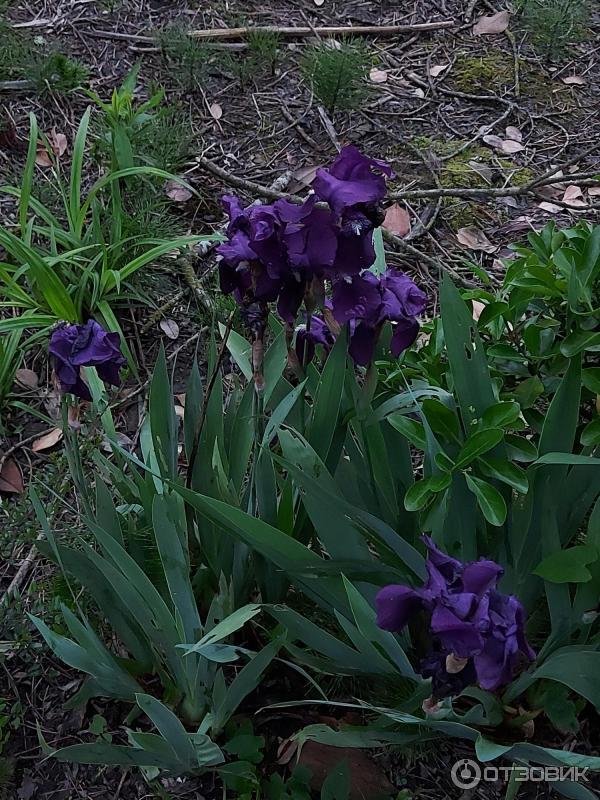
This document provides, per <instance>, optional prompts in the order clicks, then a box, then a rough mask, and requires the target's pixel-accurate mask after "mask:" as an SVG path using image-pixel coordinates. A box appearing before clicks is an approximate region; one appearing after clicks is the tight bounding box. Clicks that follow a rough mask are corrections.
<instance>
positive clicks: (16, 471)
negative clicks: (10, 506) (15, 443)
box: [0, 458, 23, 494]
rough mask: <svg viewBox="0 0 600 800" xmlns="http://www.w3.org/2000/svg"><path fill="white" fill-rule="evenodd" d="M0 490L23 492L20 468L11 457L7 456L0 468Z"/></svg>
mask: <svg viewBox="0 0 600 800" xmlns="http://www.w3.org/2000/svg"><path fill="white" fill-rule="evenodd" d="M0 492H5V493H6V494H21V493H22V492H23V475H22V474H21V468H20V467H19V465H18V464H17V462H16V461H13V459H12V458H7V459H6V461H5V462H4V464H3V465H2V469H1V470H0Z"/></svg>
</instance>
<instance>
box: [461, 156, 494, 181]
mask: <svg viewBox="0 0 600 800" xmlns="http://www.w3.org/2000/svg"><path fill="white" fill-rule="evenodd" d="M467 164H468V166H469V167H471V169H472V170H473V172H476V173H477V174H478V175H481V177H482V178H483V180H484V181H486V182H487V183H491V182H492V178H493V176H494V170H493V169H492V168H491V167H490V165H489V164H486V163H485V162H483V161H475V160H472V161H467Z"/></svg>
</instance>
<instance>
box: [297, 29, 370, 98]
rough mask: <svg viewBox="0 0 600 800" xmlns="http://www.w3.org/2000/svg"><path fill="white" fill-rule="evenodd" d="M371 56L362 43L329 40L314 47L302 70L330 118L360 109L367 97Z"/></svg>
mask: <svg viewBox="0 0 600 800" xmlns="http://www.w3.org/2000/svg"><path fill="white" fill-rule="evenodd" d="M368 67H369V53H368V51H367V48H366V47H365V45H364V44H363V43H362V42H359V41H346V40H343V41H340V42H337V41H334V40H327V41H325V42H321V43H320V44H318V45H315V46H313V47H311V48H310V49H309V50H308V52H307V53H306V55H305V56H304V58H303V62H302V70H303V72H304V75H305V77H306V79H307V80H308V82H309V84H310V86H311V88H312V90H313V92H314V93H315V96H316V98H317V100H318V101H319V102H320V103H322V104H323V105H324V106H325V108H326V109H327V111H329V113H330V114H333V113H334V111H350V110H352V109H354V108H358V106H359V105H360V103H361V101H362V100H363V98H364V97H365V93H366V83H365V78H366V76H367V71H368Z"/></svg>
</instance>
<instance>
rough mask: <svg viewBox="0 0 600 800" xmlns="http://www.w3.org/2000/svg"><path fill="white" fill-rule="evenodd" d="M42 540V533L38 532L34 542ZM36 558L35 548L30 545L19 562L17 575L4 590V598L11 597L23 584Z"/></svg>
mask: <svg viewBox="0 0 600 800" xmlns="http://www.w3.org/2000/svg"><path fill="white" fill-rule="evenodd" d="M43 538H44V531H40V532H39V533H38V535H37V539H36V541H38V542H39V541H40V539H43ZM36 558H37V547H36V546H35V545H34V544H32V545H31V549H30V550H29V552H28V553H27V555H26V556H25V558H24V559H23V561H22V562H21V565H20V567H19V569H18V570H17V574H16V575H15V577H14V578H13V579H12V581H11V582H10V583H9V584H8V589H7V590H6V592H5V594H4V597H6V598H9V597H10V596H11V595H14V594H16V592H17V591H19V589H20V588H21V586H22V584H23V583H24V582H25V578H26V577H27V575H28V574H29V570H30V569H31V567H32V565H33V562H34V561H35V560H36Z"/></svg>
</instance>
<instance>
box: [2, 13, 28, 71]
mask: <svg viewBox="0 0 600 800" xmlns="http://www.w3.org/2000/svg"><path fill="white" fill-rule="evenodd" d="M3 13H4V9H2V8H1V7H0V14H3ZM31 56H32V51H31V47H30V45H29V42H28V40H27V38H26V36H25V35H24V34H23V33H22V32H21V31H18V30H15V29H14V28H12V27H11V26H10V25H9V24H8V23H7V22H5V21H4V20H2V19H0V80H2V81H12V80H19V79H20V78H23V77H25V76H24V74H23V73H24V68H25V66H26V64H27V62H28V61H29V60H30V59H31Z"/></svg>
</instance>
